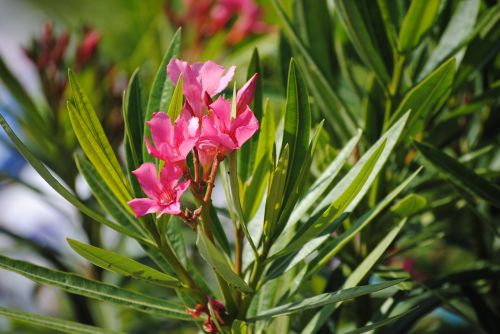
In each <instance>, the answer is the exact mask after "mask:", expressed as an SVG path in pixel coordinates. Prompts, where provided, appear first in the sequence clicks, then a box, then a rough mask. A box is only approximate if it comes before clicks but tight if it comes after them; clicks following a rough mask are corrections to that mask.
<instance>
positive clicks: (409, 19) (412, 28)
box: [398, 0, 441, 53]
mask: <svg viewBox="0 0 500 334" xmlns="http://www.w3.org/2000/svg"><path fill="white" fill-rule="evenodd" d="M440 2H441V1H440V0H412V2H411V5H410V9H409V10H408V12H407V13H406V15H405V18H404V20H403V24H402V25H401V30H400V31H399V38H398V42H399V43H398V44H399V50H400V51H401V52H402V53H406V52H408V51H410V50H412V49H414V48H415V47H416V46H417V45H418V44H419V43H420V40H421V39H422V37H423V36H424V35H425V34H426V33H427V31H429V29H430V28H431V27H432V25H433V23H434V21H435V19H436V17H437V14H438V10H439V4H440Z"/></svg>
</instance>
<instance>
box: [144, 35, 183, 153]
mask: <svg viewBox="0 0 500 334" xmlns="http://www.w3.org/2000/svg"><path fill="white" fill-rule="evenodd" d="M180 45H181V28H179V29H177V31H176V32H175V35H174V36H173V37H172V41H171V42H170V45H169V47H168V49H167V52H165V55H164V56H163V59H162V61H161V63H160V66H159V67H158V71H157V72H156V76H155V79H154V81H153V86H152V87H151V91H150V92H149V99H148V105H147V108H146V116H145V119H146V120H150V119H151V117H153V113H155V112H159V111H164V112H165V111H167V107H168V105H169V103H170V98H171V96H172V92H173V89H174V87H173V84H172V82H170V79H169V78H168V76H167V64H168V63H169V61H170V59H172V58H175V57H178V55H179V50H180ZM144 135H145V136H147V137H149V136H150V135H151V132H150V130H149V126H147V125H146V124H144ZM142 156H143V160H144V161H149V162H151V161H153V160H154V159H153V158H152V157H151V156H150V155H149V153H148V151H147V149H146V147H145V146H143V147H142Z"/></svg>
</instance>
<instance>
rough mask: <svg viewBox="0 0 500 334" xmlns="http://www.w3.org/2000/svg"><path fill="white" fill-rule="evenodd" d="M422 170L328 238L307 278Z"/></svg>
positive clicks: (366, 224)
mask: <svg viewBox="0 0 500 334" xmlns="http://www.w3.org/2000/svg"><path fill="white" fill-rule="evenodd" d="M421 170H422V168H420V169H418V170H417V171H415V172H414V173H413V174H412V175H410V176H409V177H408V178H407V179H406V180H404V181H403V182H402V183H401V184H400V185H398V186H397V187H396V188H395V189H394V190H392V191H391V192H390V193H389V194H388V195H387V196H386V197H384V199H383V200H382V201H380V202H379V203H378V204H377V205H376V206H375V207H374V208H373V209H371V210H370V211H368V212H367V213H365V214H364V215H363V216H361V217H360V218H359V219H358V220H356V222H354V224H353V225H352V226H351V227H349V228H348V229H347V230H346V231H345V232H344V233H342V234H341V235H340V236H338V237H335V238H330V240H328V241H327V242H325V243H324V244H323V245H322V246H321V249H320V250H319V254H318V255H317V256H316V258H315V259H314V260H313V261H311V264H310V269H309V270H308V273H307V274H308V276H312V275H313V274H314V273H316V272H318V270H319V269H320V268H321V267H322V266H324V265H325V264H326V263H327V262H328V261H329V260H330V259H332V258H333V257H334V256H335V255H336V254H338V252H339V251H340V250H341V249H342V248H343V247H344V246H345V245H346V244H347V243H348V242H349V241H350V240H352V239H353V238H354V236H355V235H356V234H358V233H359V232H360V231H362V230H363V229H364V228H365V227H366V226H368V224H370V223H372V222H373V221H374V219H375V218H376V217H377V216H378V215H379V214H380V213H381V212H382V211H383V210H384V209H385V208H386V207H387V206H388V205H389V204H390V203H391V202H392V201H393V200H394V199H395V198H396V197H397V196H398V195H399V194H400V193H401V192H402V191H403V190H404V189H405V188H406V187H407V186H408V184H410V182H411V181H413V179H414V178H415V177H416V176H417V175H418V173H420V171H421Z"/></svg>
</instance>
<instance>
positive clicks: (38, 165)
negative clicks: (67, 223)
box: [0, 115, 148, 244]
mask: <svg viewBox="0 0 500 334" xmlns="http://www.w3.org/2000/svg"><path fill="white" fill-rule="evenodd" d="M0 125H1V126H2V128H3V129H4V130H5V132H6V133H7V135H8V136H9V138H10V139H11V140H12V142H13V143H14V146H15V147H16V149H17V150H18V151H19V153H21V155H22V156H23V157H24V158H25V159H26V160H27V161H28V162H29V164H30V165H31V166H32V167H33V168H34V169H35V170H36V171H37V173H38V174H39V175H40V176H41V177H42V178H43V179H44V180H45V181H46V182H47V183H48V184H49V185H50V186H51V187H52V189H54V190H55V191H56V192H57V193H58V194H59V195H61V196H62V197H63V198H64V199H66V200H67V201H68V202H69V203H71V204H73V205H74V206H75V207H76V208H78V209H79V210H80V211H81V212H83V213H84V214H86V215H87V216H89V217H90V218H92V219H93V220H95V221H96V222H99V223H101V224H104V225H106V226H108V227H110V228H112V229H113V230H115V231H117V232H120V233H123V234H125V235H129V236H131V237H132V238H134V239H136V240H139V241H140V242H143V243H145V244H148V242H147V241H146V240H144V239H143V238H142V237H141V236H139V235H137V234H131V232H130V231H129V230H127V229H125V228H123V227H122V226H120V225H118V224H116V223H113V222H111V221H109V220H107V219H106V218H105V217H103V216H102V215H100V214H99V213H97V212H95V211H94V210H92V209H91V208H89V207H88V206H86V205H85V204H83V203H82V202H80V200H79V199H78V198H77V197H76V196H75V195H74V194H73V193H72V192H70V191H69V190H68V189H66V188H65V187H64V186H63V185H62V184H61V183H60V182H59V181H58V180H57V179H56V178H55V177H54V176H53V175H52V174H51V173H50V171H49V170H48V169H47V168H46V167H45V166H44V164H43V163H42V162H40V160H38V159H37V158H36V157H35V156H34V155H33V153H31V152H30V151H29V150H28V148H27V147H26V146H25V145H24V144H23V143H22V142H21V140H20V139H19V138H18V137H17V136H16V135H15V133H14V132H13V131H12V129H11V127H10V126H9V124H7V122H6V121H5V119H4V118H3V116H2V115H0Z"/></svg>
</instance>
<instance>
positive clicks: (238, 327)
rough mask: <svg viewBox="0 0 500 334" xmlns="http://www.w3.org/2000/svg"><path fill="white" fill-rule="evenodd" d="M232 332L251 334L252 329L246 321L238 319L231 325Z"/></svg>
mask: <svg viewBox="0 0 500 334" xmlns="http://www.w3.org/2000/svg"><path fill="white" fill-rule="evenodd" d="M231 334H251V331H250V328H248V324H247V323H246V322H244V321H243V320H238V319H236V320H234V321H233V325H232V326H231Z"/></svg>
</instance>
